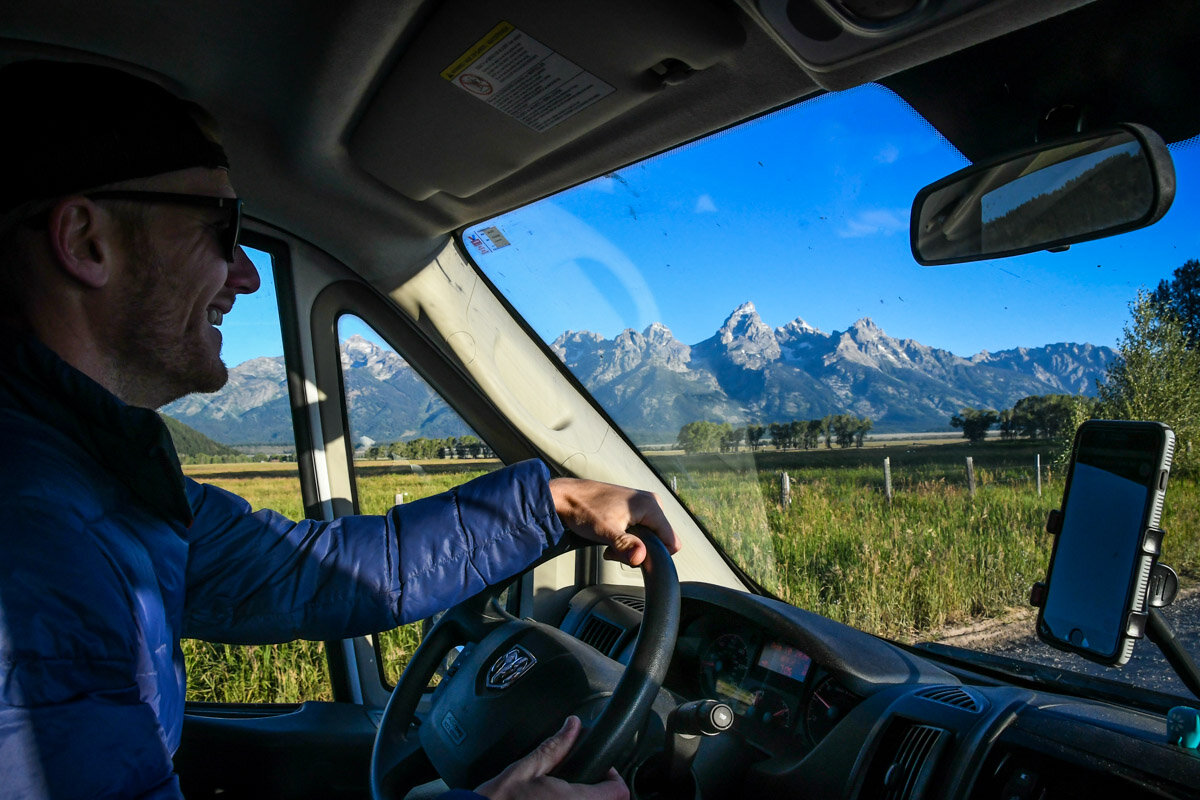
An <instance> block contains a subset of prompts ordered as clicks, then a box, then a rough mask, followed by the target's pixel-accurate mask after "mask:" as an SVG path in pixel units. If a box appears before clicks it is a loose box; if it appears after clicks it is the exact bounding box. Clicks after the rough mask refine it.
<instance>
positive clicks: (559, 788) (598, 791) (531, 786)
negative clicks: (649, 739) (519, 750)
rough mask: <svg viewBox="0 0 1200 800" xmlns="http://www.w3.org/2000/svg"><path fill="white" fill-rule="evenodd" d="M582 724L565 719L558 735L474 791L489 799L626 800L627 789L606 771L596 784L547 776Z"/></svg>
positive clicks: (575, 719) (569, 718) (560, 761)
mask: <svg viewBox="0 0 1200 800" xmlns="http://www.w3.org/2000/svg"><path fill="white" fill-rule="evenodd" d="M582 728H583V724H582V723H581V722H580V721H579V717H576V716H570V717H567V721H566V722H564V723H563V726H562V727H561V728H559V729H558V733H556V734H554V735H553V736H551V737H550V738H549V739H547V740H546V741H544V742H542V743H541V744H539V745H538V746H537V748H536V749H535V750H534V751H533V752H532V753H530V754H529V755H527V756H525V757H524V758H522V759H521V760H520V761H517V762H515V763H513V764H510V765H509V766H508V768H507V769H505V770H504V771H503V772H501V773H500V774H499V775H497V776H496V777H494V778H492V779H491V780H490V781H488V782H486V783H484V784H482V785H480V786H479V788H477V789H476V790H475V791H476V792H477V793H478V794H481V795H483V796H484V797H488V798H490V800H544V799H545V800H549V799H550V798H580V800H627V799H628V797H629V789H628V787H626V786H625V781H623V780H621V776H620V775H618V774H617V771H616V770H615V769H610V770H609V771H608V775H607V776H606V777H605V778H604V780H602V781H600V783H596V784H590V785H589V784H581V783H567V782H566V781H564V780H562V779H560V778H552V777H550V776H549V775H548V774H547V773H549V772H550V771H551V770H552V769H554V768H555V767H557V766H558V765H559V764H560V763H562V760H563V759H564V758H566V757H567V754H568V753H570V752H571V746H572V745H574V744H575V740H576V739H577V738H579V731H580V730H581V729H582Z"/></svg>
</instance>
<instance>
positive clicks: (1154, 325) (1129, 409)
mask: <svg viewBox="0 0 1200 800" xmlns="http://www.w3.org/2000/svg"><path fill="white" fill-rule="evenodd" d="M1130 312H1131V319H1130V321H1129V324H1128V325H1126V326H1125V332H1124V334H1123V335H1122V337H1121V342H1120V344H1119V345H1118V346H1117V358H1116V359H1114V361H1113V362H1112V363H1111V364H1110V365H1109V367H1108V373H1107V375H1106V376H1105V378H1104V382H1103V383H1100V384H1098V385H1097V387H1096V388H1097V391H1098V393H1099V395H1100V403H1101V409H1102V411H1103V414H1104V416H1106V417H1111V418H1113V419H1135V420H1152V421H1156V422H1165V423H1166V424H1168V425H1170V426H1171V427H1172V428H1173V429H1174V430H1175V437H1176V443H1175V465H1176V468H1179V469H1183V470H1189V471H1190V470H1194V469H1196V467H1197V462H1198V460H1200V452H1193V450H1194V449H1198V448H1195V447H1194V445H1195V444H1197V436H1198V435H1200V349H1196V348H1192V347H1189V344H1188V337H1187V333H1186V331H1185V328H1184V323H1183V321H1182V320H1181V319H1180V318H1179V317H1177V316H1176V315H1175V314H1173V313H1170V312H1166V313H1164V310H1163V307H1162V305H1161V304H1159V303H1157V302H1155V301H1154V299H1153V298H1152V297H1151V296H1150V295H1148V294H1146V293H1145V292H1138V296H1137V299H1135V300H1134V301H1133V303H1131V304H1130Z"/></svg>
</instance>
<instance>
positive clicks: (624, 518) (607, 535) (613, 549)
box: [550, 478, 679, 567]
mask: <svg viewBox="0 0 1200 800" xmlns="http://www.w3.org/2000/svg"><path fill="white" fill-rule="evenodd" d="M550 494H551V496H552V497H553V498H554V510H555V511H557V512H558V516H559V517H561V518H562V521H563V524H564V525H566V526H567V527H568V528H570V529H571V530H572V531H574V532H575V533H576V534H578V535H579V536H582V537H583V538H584V539H587V540H589V541H592V542H598V543H600V544H606V545H608V548H607V549H606V550H605V551H604V557H605V558H607V559H609V560H610V561H621V562H623V563H625V564H628V565H629V566H631V567H636V566H638V565H639V564H641V563H642V560H643V559H645V558H646V546H645V545H644V544H642V540H641V539H639V538H638V537H637V536H636V535H634V534H632V533H630V532H629V529H630V528H631V527H632V526H634V525H644V526H645V527H647V528H649V529H650V530H652V531H654V532H655V533H656V534H657V535H658V538H660V539H662V541H663V544H665V545H666V546H667V550H669V551H670V552H672V553H677V552H679V539H678V537H676V535H675V531H674V530H672V528H671V523H670V522H668V521H667V516H666V514H664V513H663V510H662V506H661V505H659V502H658V497H657V496H656V495H654V494H653V493H651V492H642V491H638V490H637V489H628V488H626V487H624V486H616V485H614V484H611V483H600V482H599V481H589V480H581V479H579V478H555V479H553V480H552V481H550Z"/></svg>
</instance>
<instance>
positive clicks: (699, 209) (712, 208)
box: [696, 194, 717, 214]
mask: <svg viewBox="0 0 1200 800" xmlns="http://www.w3.org/2000/svg"><path fill="white" fill-rule="evenodd" d="M716 210H717V204H716V203H714V202H713V199H712V196H711V195H707V194H702V195H700V196H699V197H698V198H696V213H697V214H712V213H714V212H716Z"/></svg>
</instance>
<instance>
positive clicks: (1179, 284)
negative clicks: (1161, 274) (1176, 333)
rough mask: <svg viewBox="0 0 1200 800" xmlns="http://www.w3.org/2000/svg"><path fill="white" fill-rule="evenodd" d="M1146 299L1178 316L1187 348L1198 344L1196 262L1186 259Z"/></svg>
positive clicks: (1199, 274)
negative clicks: (1171, 275) (1170, 277)
mask: <svg viewBox="0 0 1200 800" xmlns="http://www.w3.org/2000/svg"><path fill="white" fill-rule="evenodd" d="M1150 302H1152V303H1153V304H1154V305H1156V306H1158V308H1159V310H1160V313H1161V312H1169V313H1171V314H1173V315H1174V316H1176V317H1177V318H1178V319H1179V322H1180V324H1181V325H1182V327H1183V333H1184V335H1185V336H1186V337H1187V340H1188V345H1189V346H1190V347H1193V348H1194V347H1197V346H1200V261H1197V260H1196V259H1194V258H1189V259H1188V260H1187V261H1185V262H1184V264H1183V266H1182V267H1179V268H1178V269H1176V270H1175V273H1174V277H1173V278H1172V279H1171V280H1169V281H1168V280H1167V279H1165V278H1164V279H1163V280H1161V281H1159V282H1158V288H1157V289H1155V290H1154V291H1153V292H1151V293H1150Z"/></svg>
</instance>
